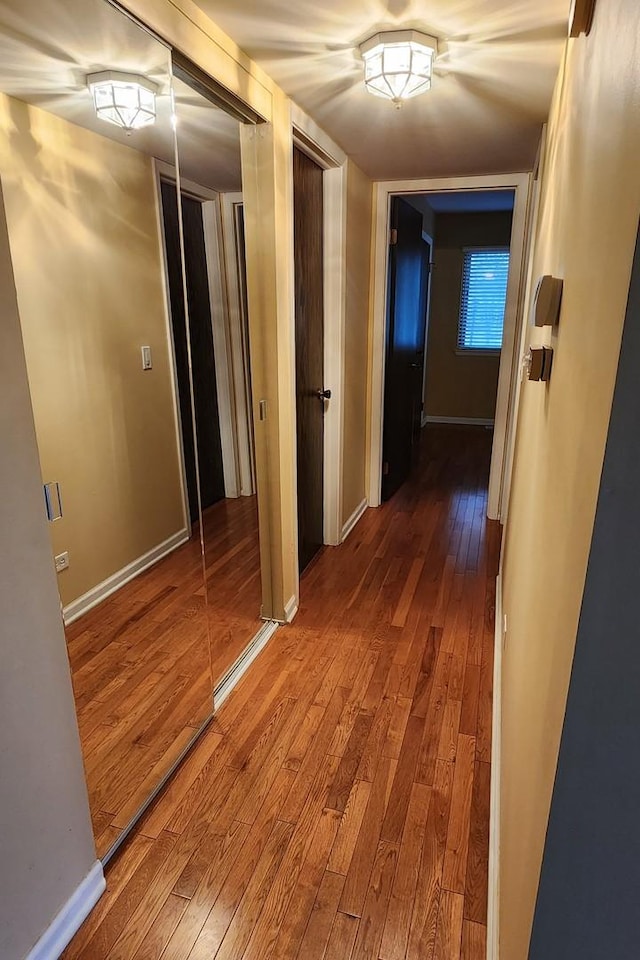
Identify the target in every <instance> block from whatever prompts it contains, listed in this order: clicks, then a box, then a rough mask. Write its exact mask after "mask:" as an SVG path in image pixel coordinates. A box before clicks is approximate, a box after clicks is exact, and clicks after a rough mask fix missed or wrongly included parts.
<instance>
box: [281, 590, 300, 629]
mask: <svg viewBox="0 0 640 960" xmlns="http://www.w3.org/2000/svg"><path fill="white" fill-rule="evenodd" d="M297 612H298V598H297V597H296V596H295V594H294V596H292V597H289V599H288V600H287V602H286V603H285V605H284V622H285V623H291V621H292V620H293V618H294V617H295V615H296V613H297Z"/></svg>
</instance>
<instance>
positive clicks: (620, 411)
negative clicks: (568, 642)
mask: <svg viewBox="0 0 640 960" xmlns="http://www.w3.org/2000/svg"><path fill="white" fill-rule="evenodd" d="M601 323H602V336H603V337H606V335H607V317H606V315H603V316H602V317H601ZM638 371H640V247H636V256H635V261H634V271H633V277H632V282H631V290H630V294H629V304H628V308H627V317H626V322H625V327H624V334H623V340H622V350H621V353H620V362H619V367H618V376H617V380H616V389H615V395H614V401H613V407H612V412H611V421H610V425H609V434H608V438H607V448H606V454H605V460H604V467H603V473H602V480H601V485H600V494H599V499H598V508H597V512H596V519H595V525H594V533H593V540H592V544H591V552H590V558H589V566H588V571H587V579H586V584H585V592H584V598H583V602H582V610H581V614H580V625H579V629H578V638H577V644H576V651H575V657H574V661H573V670H572V674H571V684H570V687H569V696H568V701H567V713H566V718H565V723H564V728H563V733H562V742H561V747H560V756H559V761H558V770H557V774H556V781H555V787H554V792H553V801H552V805H551V814H550V820H549V828H548V832H547V838H546V844H545V852H544V860H543V865H542V873H541V878H540V887H539V890H538V900H537V904H536V912H535V919H534V927H533V936H532V941H531V948H530V952H529V957H530V960H603V958H606V960H637V958H638V957H640V923H639V920H638V917H639V899H640V374H639V372H638ZM540 601H541V609H544V602H543V601H544V598H543V597H541V598H540ZM505 960H508V958H505Z"/></svg>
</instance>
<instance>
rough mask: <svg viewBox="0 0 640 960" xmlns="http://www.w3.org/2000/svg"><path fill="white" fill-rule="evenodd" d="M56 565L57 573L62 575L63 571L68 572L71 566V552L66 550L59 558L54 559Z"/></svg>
mask: <svg viewBox="0 0 640 960" xmlns="http://www.w3.org/2000/svg"><path fill="white" fill-rule="evenodd" d="M53 559H54V560H55V564H56V573H60V572H61V571H62V570H66V569H67V568H68V566H69V551H68V550H65V552H64V553H59V554H58V555H57V557H54V558H53Z"/></svg>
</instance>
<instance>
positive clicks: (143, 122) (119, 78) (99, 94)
mask: <svg viewBox="0 0 640 960" xmlns="http://www.w3.org/2000/svg"><path fill="white" fill-rule="evenodd" d="M87 86H88V87H89V90H90V91H91V95H92V96H93V104H94V106H95V108H96V113H97V115H98V116H99V117H100V119H101V120H106V121H107V123H115V125H116V126H118V127H122V128H123V129H124V130H126V131H127V132H128V133H130V132H131V131H132V130H139V129H140V127H147V126H149V124H151V123H155V120H156V94H157V92H158V87H157V86H156V84H155V83H152V82H151V81H150V80H147V78H146V77H140V76H138V75H137V74H135V73H120V72H118V71H115V70H103V71H102V73H92V74H90V75H89V76H88V77H87Z"/></svg>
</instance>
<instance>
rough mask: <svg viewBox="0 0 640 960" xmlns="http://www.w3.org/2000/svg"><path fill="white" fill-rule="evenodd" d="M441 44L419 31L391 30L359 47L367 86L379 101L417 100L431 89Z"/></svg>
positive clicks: (398, 104) (397, 103)
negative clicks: (432, 74) (435, 58)
mask: <svg viewBox="0 0 640 960" xmlns="http://www.w3.org/2000/svg"><path fill="white" fill-rule="evenodd" d="M437 52H438V41H437V40H436V38H435V37H430V36H429V35H428V34H426V33H420V32H419V31H418V30H388V31H386V32H385V33H376V35H375V36H373V37H370V38H369V40H367V41H365V43H362V44H361V45H360V53H361V54H362V59H363V60H364V83H365V86H366V88H367V90H368V91H369V93H372V94H373V95H374V96H376V97H385V98H386V99H387V100H392V101H393V103H395V105H396V107H397V108H400V107H401V106H402V102H403V100H408V99H409V98H410V97H417V96H418V94H420V93H425V92H426V91H427V90H429V88H430V87H431V73H432V70H433V59H434V57H435V55H436V53H437Z"/></svg>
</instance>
